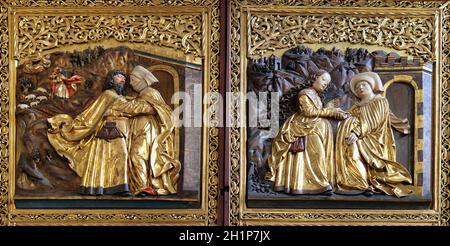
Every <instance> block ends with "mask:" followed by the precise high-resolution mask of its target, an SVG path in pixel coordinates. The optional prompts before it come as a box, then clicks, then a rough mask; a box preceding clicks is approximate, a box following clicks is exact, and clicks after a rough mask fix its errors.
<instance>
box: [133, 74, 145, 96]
mask: <svg viewBox="0 0 450 246" xmlns="http://www.w3.org/2000/svg"><path fill="white" fill-rule="evenodd" d="M130 85H131V86H132V87H133V90H135V91H137V92H140V91H141V90H143V89H144V88H145V87H147V83H146V82H145V80H143V79H141V78H138V77H137V76H135V75H134V74H131V75H130Z"/></svg>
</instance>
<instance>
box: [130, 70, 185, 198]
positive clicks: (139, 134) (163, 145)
mask: <svg viewBox="0 0 450 246" xmlns="http://www.w3.org/2000/svg"><path fill="white" fill-rule="evenodd" d="M130 78H131V82H130V84H131V86H133V89H134V90H135V91H137V92H139V95H138V97H137V98H136V100H138V101H144V102H146V103H148V104H150V105H151V106H152V107H153V109H154V111H155V113H154V114H150V115H140V116H137V117H134V118H133V119H131V123H130V129H131V130H130V137H131V144H130V160H129V166H130V176H129V180H130V188H131V191H132V192H133V194H135V195H139V196H147V195H169V194H176V193H177V184H178V179H179V173H180V170H181V163H180V161H178V160H177V159H176V156H175V151H176V150H175V148H176V147H177V146H175V137H176V136H175V125H174V123H173V121H172V118H171V117H172V109H171V108H170V106H169V105H167V104H166V102H165V101H164V99H163V97H162V96H161V94H160V93H159V91H158V90H156V89H154V88H152V87H151V85H152V84H153V83H157V82H158V79H156V77H155V76H154V75H153V74H152V73H151V72H150V71H148V70H147V69H146V68H144V67H142V66H136V67H135V68H134V69H133V71H132V73H131V76H130Z"/></svg>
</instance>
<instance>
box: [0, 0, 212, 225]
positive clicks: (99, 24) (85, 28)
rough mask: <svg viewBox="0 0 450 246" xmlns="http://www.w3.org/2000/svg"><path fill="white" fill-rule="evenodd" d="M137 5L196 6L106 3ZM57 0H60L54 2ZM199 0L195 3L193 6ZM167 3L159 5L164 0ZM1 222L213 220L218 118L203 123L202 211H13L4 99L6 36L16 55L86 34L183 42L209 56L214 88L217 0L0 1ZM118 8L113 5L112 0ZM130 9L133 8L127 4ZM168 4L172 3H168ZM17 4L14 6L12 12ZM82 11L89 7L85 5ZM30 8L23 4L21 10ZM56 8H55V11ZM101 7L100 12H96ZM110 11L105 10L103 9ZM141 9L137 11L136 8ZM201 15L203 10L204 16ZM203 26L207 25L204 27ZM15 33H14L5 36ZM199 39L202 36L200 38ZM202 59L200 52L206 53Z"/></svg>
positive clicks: (90, 38) (179, 46)
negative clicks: (11, 21)
mask: <svg viewBox="0 0 450 246" xmlns="http://www.w3.org/2000/svg"><path fill="white" fill-rule="evenodd" d="M139 6H159V7H161V6H167V10H171V9H172V8H171V6H173V7H177V6H187V7H197V8H195V11H192V12H189V13H186V12H179V11H173V14H172V13H171V14H172V15H170V16H167V15H158V14H152V15H148V16H143V14H136V15H132V11H130V14H128V13H127V15H118V16H112V15H111V14H110V13H109V12H108V11H110V10H108V9H110V8H108V7H139ZM18 7H20V8H23V9H26V8H28V7H33V8H34V7H37V8H38V9H41V8H47V9H46V11H48V13H47V12H46V13H45V16H44V14H42V15H41V16H38V15H35V14H32V15H27V14H23V15H20V13H21V12H20V11H18V10H17V9H18ZM50 7H58V8H59V9H58V14H52V10H53V9H52V8H50ZM61 7H62V8H61ZM64 7H76V8H81V9H86V10H91V9H89V8H90V7H105V8H99V9H98V15H95V16H92V15H86V16H79V15H73V16H71V13H70V11H68V10H65V9H64ZM198 7H202V8H198ZM164 8H166V7H164ZM0 9H1V12H0V38H1V41H2V42H1V46H2V50H1V56H0V74H1V76H0V93H1V100H0V109H1V110H0V116H1V117H0V225H15V224H27V225H30V224H32V225H55V224H58V225H67V224H76V223H79V222H80V221H83V220H87V221H88V222H89V224H95V225H100V224H101V225H103V224H104V225H107V224H129V223H138V224H161V223H162V224H168V223H173V224H174V223H175V224H178V223H186V224H196V225H197V224H198V225H200V224H203V225H215V224H217V219H218V211H217V209H218V202H217V199H218V196H219V194H218V193H219V189H218V159H217V156H218V146H219V135H218V129H217V126H211V127H209V128H208V129H209V131H208V133H207V134H208V137H207V142H206V143H205V145H207V146H208V149H209V151H208V152H207V155H208V158H207V165H206V167H207V169H206V170H204V171H205V172H206V174H207V175H206V176H207V179H206V180H204V182H205V185H206V187H207V192H206V200H207V202H206V211H205V212H203V210H202V212H201V214H197V213H194V214H192V213H190V212H184V211H182V212H180V213H179V214H150V213H149V214H146V213H139V212H134V211H131V210H130V211H127V212H125V213H124V212H120V213H119V212H117V211H114V210H111V211H110V212H101V213H100V212H96V211H93V210H86V211H85V212H83V213H82V214H78V213H77V212H74V211H70V210H61V211H56V212H55V211H53V210H51V209H50V210H48V211H47V212H46V213H43V214H41V213H32V212H30V213H20V214H18V213H15V211H14V210H9V208H8V205H9V204H8V202H9V197H8V196H9V194H8V192H9V182H10V180H9V175H10V173H9V171H10V170H9V168H8V167H9V164H10V163H9V161H10V159H9V151H10V148H11V146H10V139H9V136H10V135H9V134H10V125H9V124H10V122H11V121H10V120H11V119H10V115H9V110H10V105H9V88H14V87H15V85H11V84H10V83H9V82H10V81H13V80H12V79H11V78H10V75H9V69H10V68H9V60H8V55H9V49H10V48H11V47H10V46H9V40H10V39H12V40H13V41H14V42H15V50H14V51H13V52H15V54H17V55H15V57H17V58H24V57H26V56H29V55H30V54H33V53H35V52H36V51H44V50H49V49H52V48H55V47H58V46H60V45H71V44H80V43H87V42H96V41H102V40H105V39H108V38H110V39H115V40H117V41H120V42H140V43H144V44H152V45H160V46H164V47H169V48H173V49H176V50H182V51H184V52H185V53H189V54H192V55H194V56H197V57H200V56H201V57H208V60H209V62H208V63H209V64H208V71H207V72H205V73H204V74H205V76H206V78H208V80H207V82H208V83H205V85H206V86H207V89H208V91H209V92H218V89H219V81H218V78H219V28H220V23H219V2H218V0H154V1H152V0H119V1H111V0H55V1H47V0H10V1H3V2H2V3H1V4H0ZM118 9H119V8H118ZM130 9H136V8H130ZM173 9H175V8H173ZM16 11H17V12H16ZM11 12H14V13H16V14H17V15H16V16H17V22H16V23H15V24H16V25H17V27H18V28H11V30H12V32H11V33H10V32H9V30H10V29H9V26H8V13H11ZM87 12H89V11H87ZM27 13H29V11H28V12H27ZM61 13H62V14H61ZM102 13H106V14H102ZM108 13H109V14H108ZM139 13H142V11H139ZM204 16H207V17H206V18H203V17H204ZM206 30H209V31H206ZM12 37H14V38H12ZM206 41H209V43H207V42H206ZM205 60H206V59H205ZM208 106H209V107H210V108H213V109H214V111H213V116H211V117H212V118H213V117H214V114H217V112H218V110H217V109H218V102H217V101H211V102H210V103H209V105H208Z"/></svg>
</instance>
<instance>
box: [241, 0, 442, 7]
mask: <svg viewBox="0 0 450 246" xmlns="http://www.w3.org/2000/svg"><path fill="white" fill-rule="evenodd" d="M444 2H445V1H433V2H431V1H383V0H356V1H355V0H346V1H341V0H306V1H296V0H248V1H246V4H255V5H280V6H329V7H333V6H336V7H401V8H438V7H440V6H441V5H442V4H443V3H444Z"/></svg>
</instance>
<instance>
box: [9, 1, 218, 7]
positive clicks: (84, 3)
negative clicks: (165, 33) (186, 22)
mask: <svg viewBox="0 0 450 246" xmlns="http://www.w3.org/2000/svg"><path fill="white" fill-rule="evenodd" d="M10 2H11V5H12V6H20V7H61V6H64V7H73V6H76V7H80V6H84V7H94V6H95V7H103V6H115V7H122V6H123V7H129V6H189V5H191V6H209V5H210V4H211V0H51V1H47V0H10Z"/></svg>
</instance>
